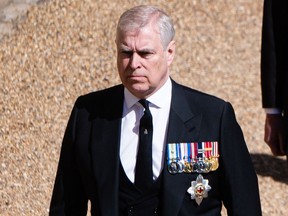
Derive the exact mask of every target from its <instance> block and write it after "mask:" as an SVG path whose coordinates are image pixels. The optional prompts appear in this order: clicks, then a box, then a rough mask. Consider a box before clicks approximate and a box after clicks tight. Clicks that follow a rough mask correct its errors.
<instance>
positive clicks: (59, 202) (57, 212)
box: [49, 106, 88, 216]
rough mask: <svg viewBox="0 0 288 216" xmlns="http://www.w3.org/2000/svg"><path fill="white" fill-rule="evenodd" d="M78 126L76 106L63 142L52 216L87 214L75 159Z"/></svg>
mask: <svg viewBox="0 0 288 216" xmlns="http://www.w3.org/2000/svg"><path fill="white" fill-rule="evenodd" d="M76 125H77V108H76V106H74V108H73V111H72V114H71V116H70V119H69V121H68V125H67V128H66V131H65V135H64V139H63V142H62V147H61V154H60V160H59V164H58V170H57V174H56V179H55V184H54V189H53V194H52V199H51V203H50V212H49V215H50V216H62V215H69V216H70V215H86V214H87V202H88V199H87V197H86V195H85V193H84V188H83V184H82V181H81V176H80V173H79V169H78V167H77V162H76V157H75V147H74V144H75V134H76V131H75V130H76V127H77V126H76Z"/></svg>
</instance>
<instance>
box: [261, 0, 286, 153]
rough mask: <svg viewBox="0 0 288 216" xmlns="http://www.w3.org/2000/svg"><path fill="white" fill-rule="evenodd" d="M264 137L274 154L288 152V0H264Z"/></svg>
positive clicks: (262, 78)
mask: <svg viewBox="0 0 288 216" xmlns="http://www.w3.org/2000/svg"><path fill="white" fill-rule="evenodd" d="M261 87H262V104H263V108H264V109H265V112H266V121H265V135H264V140H265V142H266V143H267V144H268V145H269V147H270V149H271V152H272V153H273V154H274V155H275V156H281V155H287V134H288V1H287V0H265V1H264V10H263V27H262V49H261Z"/></svg>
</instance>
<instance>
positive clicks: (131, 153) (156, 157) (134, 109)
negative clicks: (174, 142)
mask: <svg viewBox="0 0 288 216" xmlns="http://www.w3.org/2000/svg"><path fill="white" fill-rule="evenodd" d="M171 95H172V84H171V80H170V78H169V79H168V80H167V82H166V83H165V84H164V85H163V86H162V87H161V88H160V89H159V90H158V91H157V92H155V93H154V94H153V95H151V96H150V97H149V98H147V100H148V101H149V102H150V104H149V109H150V112H151V114H152V118H153V139H152V160H153V162H152V164H153V179H154V180H155V179H157V177H158V176H159V175H160V172H161V171H162V168H163V164H164V158H163V157H164V155H165V153H164V149H165V148H164V147H165V144H166V135H167V127H168V118H169V112H170V105H171ZM138 101H139V98H137V97H135V96H134V95H133V94H131V92H129V91H128V90H127V89H126V88H125V89H124V103H123V115H122V124H121V140H120V160H121V163H122V166H123V168H124V171H125V173H126V175H127V177H128V178H129V179H130V181H131V182H132V183H134V178H135V166H136V158H137V151H138V143H139V142H138V134H139V122H140V118H141V117H142V115H143V113H144V108H143V106H142V105H141V104H140V103H139V102H138Z"/></svg>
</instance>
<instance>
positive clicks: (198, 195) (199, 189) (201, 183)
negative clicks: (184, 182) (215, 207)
mask: <svg viewBox="0 0 288 216" xmlns="http://www.w3.org/2000/svg"><path fill="white" fill-rule="evenodd" d="M208 183H209V180H208V179H204V178H203V176H202V175H201V174H199V175H198V176H197V178H196V181H192V182H191V187H189V188H188V190H187V192H188V193H189V194H190V195H191V199H195V201H196V203H197V204H198V205H200V204H201V202H202V200H203V198H206V197H208V191H210V190H211V186H210V185H209V184H208Z"/></svg>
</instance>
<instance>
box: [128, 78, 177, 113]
mask: <svg viewBox="0 0 288 216" xmlns="http://www.w3.org/2000/svg"><path fill="white" fill-rule="evenodd" d="M171 95H172V83H171V79H170V77H169V78H168V79H167V81H166V82H165V84H164V85H163V86H162V87H161V88H160V89H159V90H158V91H157V92H155V93H154V94H152V95H151V96H150V97H149V98H147V100H148V101H149V102H150V103H151V104H153V105H154V106H155V107H157V108H161V107H164V106H166V105H167V104H168V105H169V104H170V101H171ZM139 100H140V99H139V98H137V97H136V96H134V95H133V94H132V93H131V92H130V91H129V90H128V89H127V88H125V89H124V101H125V103H126V105H127V108H128V109H130V108H131V107H132V106H134V104H136V103H137V102H138V101H139Z"/></svg>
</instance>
